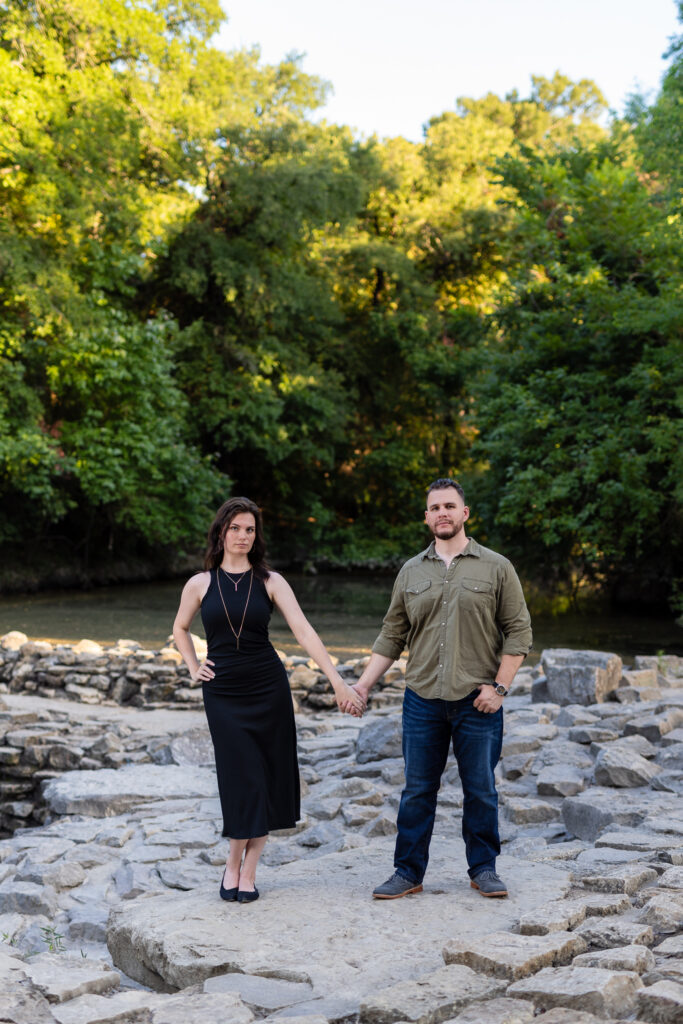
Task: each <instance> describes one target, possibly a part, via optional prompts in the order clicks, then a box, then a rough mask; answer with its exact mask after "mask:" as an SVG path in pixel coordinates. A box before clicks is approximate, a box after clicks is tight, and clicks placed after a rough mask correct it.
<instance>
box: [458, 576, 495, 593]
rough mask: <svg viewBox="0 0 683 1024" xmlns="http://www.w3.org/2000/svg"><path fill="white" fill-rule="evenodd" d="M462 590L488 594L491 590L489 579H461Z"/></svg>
mask: <svg viewBox="0 0 683 1024" xmlns="http://www.w3.org/2000/svg"><path fill="white" fill-rule="evenodd" d="M462 586H463V590H468V591H470V592H472V593H473V594H490V593H491V591H492V590H493V587H492V586H491V581H490V580H468V579H464V580H463V581H462Z"/></svg>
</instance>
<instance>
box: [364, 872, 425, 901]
mask: <svg viewBox="0 0 683 1024" xmlns="http://www.w3.org/2000/svg"><path fill="white" fill-rule="evenodd" d="M411 892H422V885H421V884H417V885H416V884H415V882H409V881H408V879H407V878H404V877H403V875H399V873H398V871H395V872H394V873H393V875H392V876H391V878H387V880H386V882H384V883H383V884H382V885H378V886H377V888H376V889H374V890H373V893H372V896H373V899H376V900H397V899H398V898H399V897H400V896H409V895H410V893H411Z"/></svg>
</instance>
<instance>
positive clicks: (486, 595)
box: [458, 579, 493, 614]
mask: <svg viewBox="0 0 683 1024" xmlns="http://www.w3.org/2000/svg"><path fill="white" fill-rule="evenodd" d="M492 598H493V585H492V583H491V581H490V580H473V579H463V581H462V583H461V586H460V595H459V600H458V606H459V607H460V608H461V610H462V611H463V612H474V614H486V612H487V610H488V609H490V607H491V600H492Z"/></svg>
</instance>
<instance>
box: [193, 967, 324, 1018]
mask: <svg viewBox="0 0 683 1024" xmlns="http://www.w3.org/2000/svg"><path fill="white" fill-rule="evenodd" d="M203 990H204V992H235V993H237V995H238V996H240V998H241V999H242V1002H244V1003H246V1004H247V1006H251V1007H252V1008H258V1009H259V1010H265V1011H266V1012H268V1013H270V1012H272V1011H273V1010H280V1009H282V1007H283V1006H292V1005H293V1004H294V1003H304V1002H306V1000H308V999H310V998H311V995H312V993H313V989H312V988H311V986H310V985H309V984H307V983H305V982H304V983H302V982H296V981H281V980H280V979H278V978H264V977H261V976H260V975H253V974H235V973H230V974H219V975H216V976H215V977H213V978H208V979H207V980H206V981H205V982H204V985H203Z"/></svg>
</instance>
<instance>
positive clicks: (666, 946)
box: [654, 931, 683, 957]
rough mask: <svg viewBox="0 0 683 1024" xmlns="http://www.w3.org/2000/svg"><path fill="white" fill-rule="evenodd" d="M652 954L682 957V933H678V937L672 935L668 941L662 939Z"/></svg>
mask: <svg viewBox="0 0 683 1024" xmlns="http://www.w3.org/2000/svg"><path fill="white" fill-rule="evenodd" d="M654 952H655V953H657V954H658V955H659V956H680V957H683V931H680V932H679V933H678V935H672V936H671V938H670V939H664V941H663V942H660V943H659V945H658V946H655V948H654Z"/></svg>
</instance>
